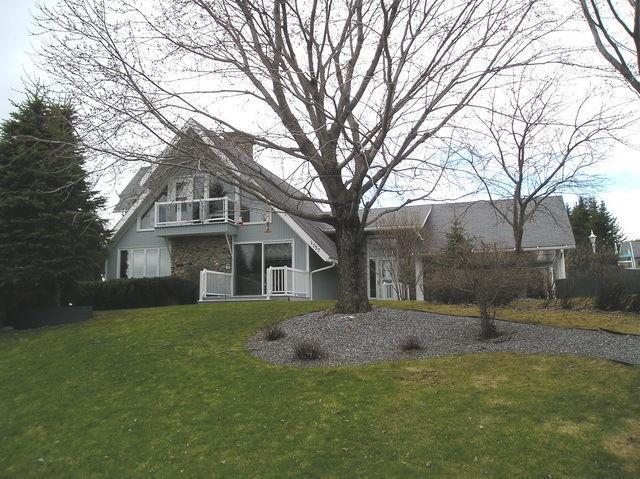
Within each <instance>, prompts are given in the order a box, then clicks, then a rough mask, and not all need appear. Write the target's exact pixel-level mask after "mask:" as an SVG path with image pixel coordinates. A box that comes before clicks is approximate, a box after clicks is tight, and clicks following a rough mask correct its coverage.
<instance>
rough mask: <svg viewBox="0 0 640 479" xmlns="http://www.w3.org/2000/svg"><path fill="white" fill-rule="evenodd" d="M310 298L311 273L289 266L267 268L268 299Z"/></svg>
mask: <svg viewBox="0 0 640 479" xmlns="http://www.w3.org/2000/svg"><path fill="white" fill-rule="evenodd" d="M269 296H300V297H308V296H309V272H308V271H303V270H300V269H295V268H289V267H288V266H270V267H268V268H267V297H269Z"/></svg>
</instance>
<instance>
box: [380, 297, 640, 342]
mask: <svg viewBox="0 0 640 479" xmlns="http://www.w3.org/2000/svg"><path fill="white" fill-rule="evenodd" d="M374 303H375V304H376V305H378V306H384V307H389V308H396V309H411V310H417V311H427V312H430V313H438V314H448V315H451V316H472V317H474V316H478V314H479V313H478V307H477V306H475V305H472V304H445V303H433V302H425V301H375V302H374ZM496 319H504V320H506V321H518V322H521V323H532V324H546V325H548V326H557V327H561V328H582V329H595V330H597V329H603V330H607V331H613V332H617V333H624V334H640V314H638V313H619V312H606V311H593V310H589V309H586V308H585V309H581V310H565V309H562V308H560V307H559V305H556V304H551V305H547V304H546V303H545V301H543V300H532V299H528V300H519V301H514V302H513V303H511V304H510V305H508V306H504V307H499V308H496Z"/></svg>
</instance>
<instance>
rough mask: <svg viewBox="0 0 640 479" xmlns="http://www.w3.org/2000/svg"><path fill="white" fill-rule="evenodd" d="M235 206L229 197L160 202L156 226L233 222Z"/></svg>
mask: <svg viewBox="0 0 640 479" xmlns="http://www.w3.org/2000/svg"><path fill="white" fill-rule="evenodd" d="M234 208H235V205H234V203H233V200H230V199H229V197H227V196H223V197H221V198H203V199H199V200H184V201H160V202H156V204H155V226H156V227H158V226H178V225H190V224H194V223H216V222H225V221H233V217H234Z"/></svg>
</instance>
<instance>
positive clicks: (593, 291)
mask: <svg viewBox="0 0 640 479" xmlns="http://www.w3.org/2000/svg"><path fill="white" fill-rule="evenodd" d="M556 288H557V290H556V293H557V296H558V298H560V299H561V300H563V301H565V302H568V300H569V299H571V298H592V299H593V307H594V308H595V309H600V310H604V311H639V310H640V299H639V298H640V271H635V270H626V269H620V268H617V267H606V268H600V269H596V270H592V271H586V272H580V273H574V274H573V275H572V276H570V277H569V278H567V279H562V280H558V281H557V282H556Z"/></svg>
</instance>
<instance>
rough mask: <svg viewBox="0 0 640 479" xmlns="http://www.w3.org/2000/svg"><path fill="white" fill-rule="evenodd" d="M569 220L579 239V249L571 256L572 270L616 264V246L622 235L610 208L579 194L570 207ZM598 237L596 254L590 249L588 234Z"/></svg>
mask: <svg viewBox="0 0 640 479" xmlns="http://www.w3.org/2000/svg"><path fill="white" fill-rule="evenodd" d="M568 211H569V220H570V222H571V228H572V230H573V236H574V237H575V239H576V250H575V251H574V252H571V253H570V255H569V256H568V267H569V269H570V270H586V269H589V268H591V267H594V266H596V265H600V264H616V263H617V257H616V254H615V245H616V243H620V241H621V240H622V236H621V233H620V227H619V226H618V222H617V220H616V218H615V217H614V216H613V215H612V214H611V212H609V210H607V207H606V205H605V203H604V201H601V202H600V203H598V201H597V200H596V199H595V198H592V197H589V198H583V197H580V198H579V199H578V202H577V203H576V204H575V205H574V206H573V207H572V208H569V210H568ZM591 231H593V234H595V235H596V236H597V239H596V254H595V255H594V254H593V252H592V248H591V241H590V240H589V236H590V235H591Z"/></svg>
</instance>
